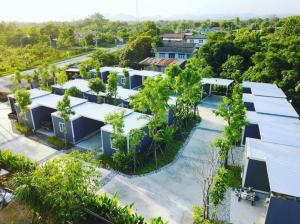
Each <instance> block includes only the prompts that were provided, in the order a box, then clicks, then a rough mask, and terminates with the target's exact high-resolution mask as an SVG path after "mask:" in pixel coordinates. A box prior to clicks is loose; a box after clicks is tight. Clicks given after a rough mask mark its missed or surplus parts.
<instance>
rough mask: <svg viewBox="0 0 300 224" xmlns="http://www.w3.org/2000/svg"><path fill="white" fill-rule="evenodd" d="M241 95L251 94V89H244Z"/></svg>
mask: <svg viewBox="0 0 300 224" xmlns="http://www.w3.org/2000/svg"><path fill="white" fill-rule="evenodd" d="M243 93H249V94H251V93H252V91H251V88H247V87H244V88H243Z"/></svg>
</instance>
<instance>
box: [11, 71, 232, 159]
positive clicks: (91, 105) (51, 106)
mask: <svg viewBox="0 0 300 224" xmlns="http://www.w3.org/2000/svg"><path fill="white" fill-rule="evenodd" d="M112 71H114V72H117V73H118V74H119V80H121V79H122V78H123V77H124V74H123V68H118V67H103V68H101V70H100V75H101V78H102V79H103V80H104V82H107V77H108V75H109V72H112ZM128 71H129V73H130V74H131V75H130V76H129V77H135V76H137V74H142V75H140V77H141V80H145V79H146V78H147V77H155V76H157V75H159V74H160V73H157V72H151V71H135V70H132V69H128ZM91 73H93V74H94V75H93V76H94V77H95V76H96V73H95V71H93V70H92V71H91ZM162 75H163V76H164V74H162ZM231 83H232V80H223V79H215V78H213V79H203V88H204V89H206V90H207V91H206V92H207V94H205V96H206V95H210V94H211V93H212V88H211V87H212V85H215V84H217V85H227V86H226V87H227V89H228V88H229V87H230V84H231ZM120 84H122V82H120ZM141 84H142V85H143V82H142V83H141ZM142 85H139V87H141V86H142ZM71 87H76V88H77V89H79V90H80V91H81V92H82V96H81V97H80V98H75V97H70V100H71V106H72V110H73V111H74V112H75V114H74V115H73V116H72V117H71V121H70V122H69V123H68V124H66V127H65V124H64V122H63V121H62V119H61V118H60V117H59V116H58V113H57V112H56V105H57V103H58V101H60V100H61V99H62V95H63V94H64V92H65V91H66V90H67V89H70V88H71ZM52 90H53V93H54V94H51V93H49V92H45V91H43V90H39V89H31V90H29V93H30V97H31V100H32V104H31V105H30V110H29V112H28V113H27V114H26V115H25V116H24V118H21V117H18V119H19V120H20V121H21V122H23V123H25V124H26V125H27V126H29V127H30V128H31V129H32V130H33V131H34V132H37V133H43V134H45V133H47V132H45V129H47V130H48V132H49V131H50V132H52V133H50V134H52V135H54V136H56V137H59V138H64V130H65V128H66V130H67V136H66V137H67V140H68V141H69V142H71V143H73V144H76V146H77V144H78V143H80V142H82V141H85V140H87V139H89V138H90V137H91V136H93V135H95V134H97V133H99V130H100V135H98V136H99V138H101V144H99V147H101V148H102V151H103V152H104V153H107V154H109V155H111V154H113V152H114V150H113V148H112V147H111V141H110V136H111V133H112V129H111V126H110V125H105V124H104V118H105V116H106V115H108V114H110V113H114V112H117V111H121V110H124V111H125V117H124V125H125V127H124V131H125V133H124V134H125V135H126V134H128V133H129V131H130V130H131V129H134V128H143V129H145V130H146V132H147V128H146V126H147V119H146V118H143V119H140V117H144V116H143V114H141V113H137V112H134V111H133V110H132V109H131V108H130V97H131V96H133V95H134V94H136V93H137V92H138V90H137V89H126V88H123V87H122V86H118V89H117V99H118V100H119V102H120V104H119V105H118V106H114V105H110V104H108V103H110V102H109V101H107V102H106V93H101V92H100V93H99V96H101V97H102V98H103V99H104V103H103V104H98V103H97V94H96V93H94V92H93V91H92V90H91V89H90V88H89V86H88V81H87V80H83V79H74V80H70V81H68V82H66V83H65V84H63V85H53V86H52ZM8 99H9V101H10V104H11V109H12V112H13V113H14V114H17V115H18V106H17V105H16V104H15V99H14V95H10V96H9V97H8ZM174 102H175V97H171V98H170V100H169V105H170V106H171V105H172V104H174ZM173 114H174V112H173V111H172V110H171V109H170V110H169V113H168V117H167V121H166V122H167V123H169V124H171V123H172V122H173ZM47 134H49V133H47ZM149 140H150V138H149V136H148V135H147V136H146V137H145V139H144V140H143V141H142V144H141V146H140V148H143V146H144V145H146V144H147V143H148V141H149ZM128 144H129V143H128Z"/></svg>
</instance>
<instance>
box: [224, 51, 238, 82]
mask: <svg viewBox="0 0 300 224" xmlns="http://www.w3.org/2000/svg"><path fill="white" fill-rule="evenodd" d="M243 66H244V58H243V57H242V56H240V55H234V56H230V57H228V59H227V61H226V62H225V63H223V64H222V66H221V67H222V73H221V74H220V76H221V77H223V78H229V79H233V80H236V81H238V82H241V81H242V73H243Z"/></svg>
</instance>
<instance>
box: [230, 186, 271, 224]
mask: <svg viewBox="0 0 300 224" xmlns="http://www.w3.org/2000/svg"><path fill="white" fill-rule="evenodd" d="M258 197H259V200H258V201H256V202H255V205H254V206H252V205H251V202H250V201H245V200H241V201H240V202H239V201H238V199H237V197H236V196H235V195H234V192H233V191H231V206H230V221H231V223H234V224H254V223H255V224H264V223H265V219H266V214H267V210H268V205H266V204H265V199H266V197H267V196H266V195H264V194H258Z"/></svg>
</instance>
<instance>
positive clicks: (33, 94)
mask: <svg viewBox="0 0 300 224" xmlns="http://www.w3.org/2000/svg"><path fill="white" fill-rule="evenodd" d="M27 91H28V92H29V94H30V99H35V98H38V97H41V96H45V95H48V94H51V93H50V92H47V91H44V90H41V89H37V88H36V89H30V90H27ZM8 97H11V98H15V94H10V95H8Z"/></svg>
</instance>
